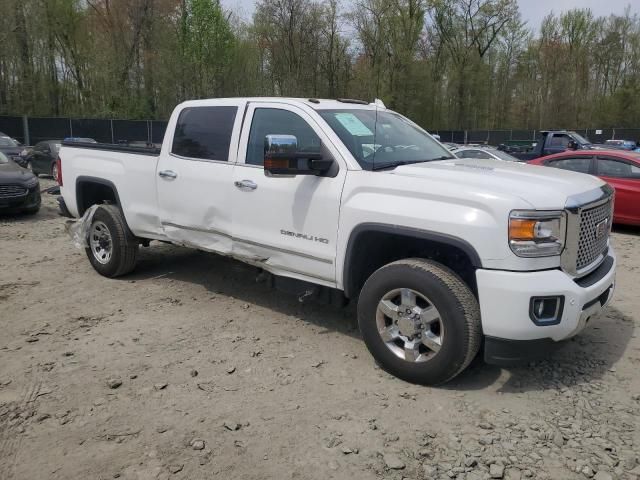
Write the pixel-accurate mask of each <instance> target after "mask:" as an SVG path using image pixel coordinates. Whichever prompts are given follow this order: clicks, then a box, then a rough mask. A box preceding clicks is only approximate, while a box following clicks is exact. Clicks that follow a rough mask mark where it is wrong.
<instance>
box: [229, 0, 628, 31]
mask: <svg viewBox="0 0 640 480" xmlns="http://www.w3.org/2000/svg"><path fill="white" fill-rule="evenodd" d="M634 2H637V0H518V3H519V4H520V11H521V12H522V18H523V19H524V20H526V21H527V22H528V23H529V25H530V27H531V28H533V29H534V30H538V27H539V26H540V23H541V22H542V19H543V18H544V17H545V16H546V15H547V14H548V13H549V12H551V11H552V10H553V11H554V12H555V13H560V12H561V11H565V10H569V9H571V8H590V9H591V10H592V11H593V13H594V15H595V16H601V15H610V14H612V13H615V14H622V13H623V12H624V9H625V8H626V6H627V5H629V4H632V5H633V4H634ZM254 3H255V0H222V4H223V5H224V6H225V7H226V8H229V9H231V10H233V11H235V12H237V13H239V14H240V16H241V17H242V18H245V19H250V18H251V15H252V14H253V10H254ZM341 3H342V5H344V6H346V5H348V4H349V3H350V2H349V0H342V1H341ZM633 10H634V11H636V12H638V11H640V8H638V7H637V6H636V7H633Z"/></svg>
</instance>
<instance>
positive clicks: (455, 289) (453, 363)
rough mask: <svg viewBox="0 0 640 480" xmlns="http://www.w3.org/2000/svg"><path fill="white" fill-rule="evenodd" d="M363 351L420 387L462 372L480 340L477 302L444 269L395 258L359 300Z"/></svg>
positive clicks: (447, 379)
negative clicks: (365, 347) (364, 344)
mask: <svg viewBox="0 0 640 480" xmlns="http://www.w3.org/2000/svg"><path fill="white" fill-rule="evenodd" d="M358 323H359V325H360V330H361V332H362V336H363V338H364V341H365V343H366V345H367V348H368V349H369V351H370V352H371V354H372V355H373V356H374V358H375V359H376V360H377V361H378V363H379V364H380V365H381V366H382V367H383V368H384V369H385V370H387V371H388V372H389V373H391V374H392V375H395V376H397V377H399V378H401V379H403V380H406V381H409V382H412V383H419V384H424V385H437V384H441V383H444V382H447V381H449V380H451V379H452V378H454V377H455V376H456V375H458V374H459V373H460V372H462V371H463V370H464V369H465V368H466V367H467V366H468V365H469V363H470V362H471V361H472V360H473V358H474V357H475V356H476V354H477V353H478V350H479V348H480V342H481V326H480V312H479V307H478V302H477V300H476V298H475V297H474V295H473V293H472V292H471V290H470V289H469V287H467V285H466V284H465V283H464V282H463V281H462V280H461V279H460V278H459V277H458V276H457V275H456V274H455V273H454V272H452V271H451V270H449V269H448V268H447V267H445V266H444V265H440V264H438V263H435V262H431V261H429V260H424V259H407V260H400V261H397V262H394V263H391V264H389V265H386V266H384V267H382V268H380V269H379V270H377V271H376V272H374V273H373V275H371V277H369V279H368V280H367V282H366V283H365V285H364V287H363V289H362V292H361V294H360V299H359V301H358Z"/></svg>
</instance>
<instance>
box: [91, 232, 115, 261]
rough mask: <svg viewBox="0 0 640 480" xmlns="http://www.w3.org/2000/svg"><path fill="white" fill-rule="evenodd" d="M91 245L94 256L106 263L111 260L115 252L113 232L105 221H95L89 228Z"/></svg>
mask: <svg viewBox="0 0 640 480" xmlns="http://www.w3.org/2000/svg"><path fill="white" fill-rule="evenodd" d="M89 246H90V247H91V253H92V254H93V257H94V258H95V259H96V260H97V261H98V262H100V263H101V264H103V265H105V264H107V263H109V260H111V254H112V253H113V242H112V241H111V233H110V232H109V229H108V228H107V226H106V225H105V224H104V223H103V222H95V223H94V224H93V225H91V230H89Z"/></svg>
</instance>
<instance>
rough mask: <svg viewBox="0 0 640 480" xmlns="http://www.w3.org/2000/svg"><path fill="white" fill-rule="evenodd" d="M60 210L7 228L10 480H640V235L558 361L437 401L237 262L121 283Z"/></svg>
mask: <svg viewBox="0 0 640 480" xmlns="http://www.w3.org/2000/svg"><path fill="white" fill-rule="evenodd" d="M41 183H42V186H43V187H45V186H49V185H51V184H52V183H51V181H48V180H44V179H42V180H41ZM44 197H45V202H44V205H43V208H42V210H41V211H40V213H38V214H37V215H35V216H19V217H0V479H2V480H5V479H6V480H8V479H12V480H13V479H15V480H17V479H25V480H33V479H64V480H69V479H83V480H84V479H111V478H121V479H140V480H142V479H156V478H157V479H169V478H171V479H181V478H183V479H208V478H224V479H231V478H233V479H264V478H276V479H329V478H338V479H341V478H348V479H378V478H385V479H387V478H389V479H401V478H410V479H450V478H455V479H466V480H474V479H488V478H496V479H500V478H504V479H511V480H515V479H527V478H536V479H589V478H593V479H596V480H607V479H636V478H640V375H639V374H638V370H639V369H640V340H639V339H638V336H637V333H636V332H637V328H638V325H639V323H640V294H639V293H638V292H639V291H640V290H639V283H640V230H638V229H636V230H633V229H625V230H617V231H616V232H615V233H614V236H613V243H614V245H615V247H616V248H617V252H618V256H619V262H620V264H619V273H618V284H617V291H616V297H615V300H614V301H613V303H612V304H611V306H610V307H609V308H608V310H607V311H606V312H605V313H604V314H602V315H601V316H600V317H599V318H598V319H596V320H594V321H592V323H591V325H590V326H589V327H588V328H587V329H586V330H585V331H584V332H583V333H582V334H581V335H579V336H578V337H576V338H575V339H573V340H572V341H569V342H568V343H567V344H566V345H565V346H564V348H563V349H562V350H561V351H560V352H559V353H558V354H557V355H556V356H554V357H553V358H550V359H548V360H547V361H544V362H539V363H535V364H532V365H530V366H528V367H526V368H519V369H512V370H502V369H499V368H496V367H491V366H487V365H484V364H483V363H482V362H481V361H476V362H475V363H474V364H473V365H472V367H471V368H470V369H469V370H468V371H467V372H466V373H464V374H463V375H462V376H461V377H459V378H458V379H456V380H455V381H454V382H453V383H451V384H449V385H447V386H446V387H444V388H426V387H418V386H414V385H410V384H407V383H404V382H402V381H399V380H397V379H395V378H393V377H391V376H389V375H387V374H386V373H384V372H383V371H381V370H380V369H378V368H377V367H376V365H375V364H374V362H373V361H372V359H371V357H370V356H369V354H368V352H367V351H366V348H365V346H364V344H363V342H362V341H361V340H360V338H359V334H358V331H357V328H356V326H355V315H354V311H353V309H352V308H346V309H337V308H334V307H329V306H324V305H319V304H312V303H309V304H307V303H304V304H302V303H300V302H299V301H298V299H297V298H295V297H292V296H289V295H287V294H284V293H280V292H277V291H273V290H271V289H269V288H268V287H267V286H266V285H264V284H262V283H259V282H257V281H256V271H255V270H254V269H252V268H249V267H246V266H244V265H242V264H240V263H237V262H234V261H232V260H229V259H225V258H220V257H217V256H215V255H209V254H205V253H200V252H196V251H193V250H187V249H182V248H177V247H173V246H168V245H164V244H158V245H156V244H152V246H151V247H150V248H148V249H144V250H143V251H142V253H141V260H140V262H139V265H138V268H137V270H136V272H134V274H132V275H130V276H128V277H125V278H122V279H118V280H108V279H105V278H102V277H100V276H98V275H97V274H96V273H95V272H94V271H93V269H92V268H91V266H90V264H89V262H88V261H87V260H86V257H85V255H84V252H81V251H79V250H76V249H75V248H74V247H73V246H72V245H71V243H70V240H69V238H68V236H67V235H66V233H65V230H64V219H63V218H62V217H59V216H58V215H57V209H56V206H55V198H54V197H53V196H50V195H46V194H45V196H44Z"/></svg>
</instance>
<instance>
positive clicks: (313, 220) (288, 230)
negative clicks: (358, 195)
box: [231, 102, 347, 286]
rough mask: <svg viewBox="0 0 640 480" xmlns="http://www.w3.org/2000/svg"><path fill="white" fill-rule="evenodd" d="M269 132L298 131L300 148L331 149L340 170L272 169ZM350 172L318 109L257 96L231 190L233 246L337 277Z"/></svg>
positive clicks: (322, 279)
mask: <svg viewBox="0 0 640 480" xmlns="http://www.w3.org/2000/svg"><path fill="white" fill-rule="evenodd" d="M326 128H328V127H326ZM270 134H277V135H294V136H295V137H296V138H297V140H298V150H299V151H305V152H309V153H313V152H315V153H319V152H320V151H321V149H322V151H323V152H324V151H325V149H326V151H327V152H328V154H330V155H331V156H332V157H333V159H334V160H335V161H336V162H338V165H339V172H338V174H337V176H335V177H333V178H329V177H316V176H308V175H299V176H292V177H285V178H283V177H270V176H266V175H265V171H264V143H265V141H264V140H265V136H266V135H270ZM323 147H324V148H323ZM346 172H347V169H346V165H345V163H344V161H343V159H342V157H341V156H340V154H339V153H338V151H337V149H336V148H335V147H334V146H333V144H332V143H331V142H330V140H329V138H328V136H327V134H326V132H325V131H324V130H323V127H322V126H321V124H320V123H319V122H318V121H317V120H316V118H315V117H314V116H312V115H311V114H309V113H308V112H307V111H305V110H303V109H302V108H299V107H296V106H291V105H285V104H281V103H268V102H255V103H254V102H251V103H250V104H249V108H248V110H247V116H246V120H245V125H244V127H243V131H242V137H241V140H240V153H239V159H238V165H237V166H236V168H235V171H234V186H233V191H232V194H231V198H232V202H233V232H234V240H235V244H234V254H235V255H236V256H238V257H241V258H244V259H246V260H249V261H253V262H254V263H256V264H259V265H261V266H264V267H265V268H266V269H267V270H269V271H271V272H273V273H276V274H280V275H285V276H291V277H296V278H299V279H303V280H309V281H313V282H315V283H321V284H325V285H330V286H333V285H335V257H336V240H337V233H338V216H339V212H340V199H341V195H342V188H343V185H344V181H345V178H346Z"/></svg>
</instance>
